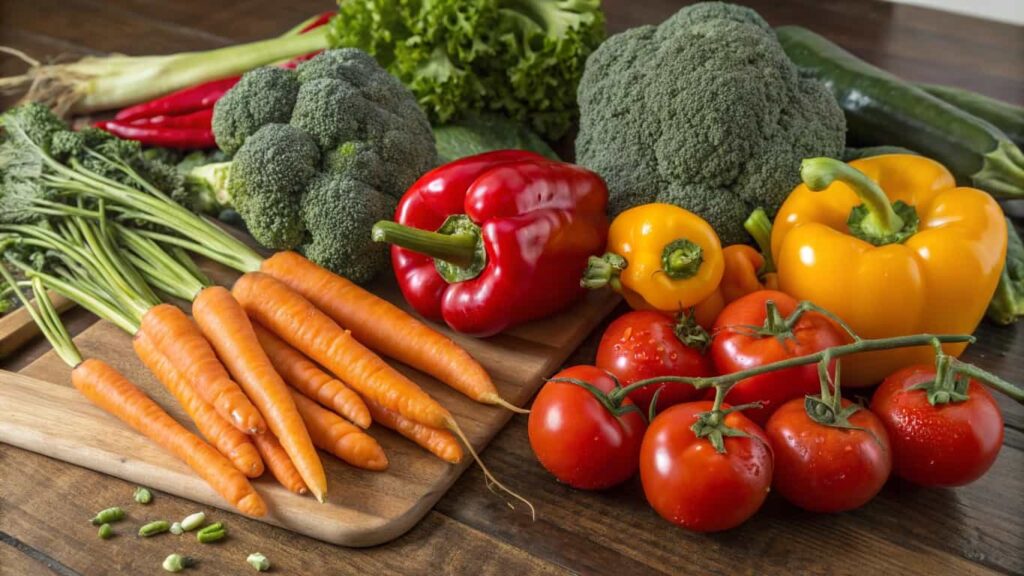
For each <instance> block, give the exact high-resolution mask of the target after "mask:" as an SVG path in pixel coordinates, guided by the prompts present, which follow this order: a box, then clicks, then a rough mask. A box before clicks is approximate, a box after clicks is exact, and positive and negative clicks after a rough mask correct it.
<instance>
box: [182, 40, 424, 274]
mask: <svg viewBox="0 0 1024 576" xmlns="http://www.w3.org/2000/svg"><path fill="white" fill-rule="evenodd" d="M225 101H226V102H227V103H226V104H225ZM261 111H267V112H266V116H267V117H269V116H273V118H274V120H267V119H266V117H261V116H259V115H257V114H256V112H260V114H263V113H264V112H261ZM271 111H272V112H271ZM213 131H214V136H215V138H216V139H217V143H218V145H220V146H221V148H222V149H223V150H224V152H226V153H229V154H230V153H232V152H236V153H235V154H234V160H233V161H232V162H230V163H227V164H217V165H213V166H210V165H207V166H200V167H198V168H196V169H195V170H193V171H192V172H191V173H190V174H189V178H188V182H189V188H190V189H192V190H197V189H199V190H201V191H202V193H201V194H198V196H200V197H215V198H217V199H218V200H225V199H229V200H230V202H231V203H232V204H233V205H234V208H235V209H236V210H237V211H238V213H239V214H240V215H241V217H242V220H244V221H245V224H246V227H247V228H248V229H249V231H250V232H251V233H252V235H253V237H254V238H255V239H256V240H257V241H258V242H259V243H260V244H262V245H264V246H267V247H270V248H278V249H285V248H298V249H300V250H301V251H303V252H304V253H305V254H306V256H307V257H309V258H310V259H311V260H313V261H314V262H317V263H318V264H320V265H323V266H325V267H327V268H330V269H331V270H333V271H335V272H337V273H340V274H344V275H347V276H349V277H350V278H352V279H353V280H358V281H364V280H368V279H369V278H370V277H371V276H373V274H374V273H375V272H378V271H379V270H381V269H382V268H383V267H385V266H386V264H387V258H386V254H385V253H386V250H383V249H382V248H381V247H380V246H378V245H376V244H374V243H372V242H371V241H370V228H372V227H373V224H374V223H375V222H376V221H377V220H379V219H381V218H387V217H389V216H391V215H392V211H393V210H394V207H395V204H396V201H397V199H398V198H399V197H401V195H402V194H403V193H404V192H405V190H406V189H407V188H408V187H409V185H411V184H412V183H413V182H414V181H415V180H416V178H418V177H419V176H420V175H421V174H423V173H424V172H426V171H427V170H429V169H430V168H433V167H434V166H435V164H436V162H437V151H436V149H435V147H434V136H433V132H432V131H431V128H430V123H429V122H428V121H427V117H426V114H424V113H423V111H422V110H421V109H420V108H419V105H418V104H417V103H416V99H415V98H414V97H413V95H412V93H411V92H410V91H409V89H408V88H406V87H405V86H404V85H402V83H401V82H399V81H398V80H396V79H395V78H393V77H392V76H391V75H389V74H388V73H387V72H386V71H384V69H382V68H381V67H380V66H378V65H377V63H376V62H375V61H374V59H373V58H372V57H370V56H368V55H367V54H366V53H364V52H361V51H359V50H355V49H341V50H328V51H325V52H323V53H321V54H319V55H318V56H316V57H315V58H312V59H311V60H309V61H307V62H304V63H302V64H300V65H299V67H298V69H297V70H296V71H295V72H285V71H280V72H266V71H264V72H260V71H253V72H249V73H247V74H246V75H245V76H243V77H242V80H241V81H240V82H239V83H238V84H237V85H236V86H235V87H234V88H232V89H231V90H230V91H229V92H228V93H227V94H226V95H225V96H224V97H223V98H222V99H221V100H220V101H219V102H218V103H217V107H216V109H215V110H214V122H213ZM197 187H198V188H197ZM211 194H212V196H211Z"/></svg>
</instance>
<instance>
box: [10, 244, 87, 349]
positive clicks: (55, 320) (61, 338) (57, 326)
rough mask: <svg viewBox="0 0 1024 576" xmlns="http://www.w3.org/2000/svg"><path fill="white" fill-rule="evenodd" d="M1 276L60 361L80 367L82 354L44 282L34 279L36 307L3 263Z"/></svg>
mask: <svg viewBox="0 0 1024 576" xmlns="http://www.w3.org/2000/svg"><path fill="white" fill-rule="evenodd" d="M0 276H2V277H3V279H4V282H5V283H7V284H8V285H9V286H10V287H11V288H12V290H13V292H14V294H15V295H17V297H18V300H20V301H21V303H22V305H23V306H24V307H25V310H27V311H28V313H29V315H30V316H32V320H33V321H34V322H35V323H36V325H37V326H39V330H40V332H42V333H43V336H45V337H46V339H47V340H48V341H49V342H50V345H51V346H53V350H54V351H55V352H56V353H57V355H58V356H60V359H61V360H63V361H64V362H65V363H66V364H67V365H68V366H72V367H74V366H77V365H79V364H80V363H81V362H82V354H81V353H80V352H79V351H78V348H77V347H76V346H75V343H74V341H72V340H71V335H70V334H68V331H67V329H66V328H65V327H64V324H63V323H62V322H61V321H60V315H59V314H58V313H57V309H56V308H54V306H53V302H51V301H50V296H49V295H48V294H47V293H46V287H45V286H44V285H43V282H42V280H40V279H39V278H33V279H32V293H33V295H34V296H35V303H36V306H33V304H32V302H29V300H28V298H26V297H25V294H24V293H22V291H21V288H20V287H19V286H18V283H17V282H16V281H15V280H14V276H12V275H11V272H10V271H9V270H8V269H7V267H6V266H4V265H3V264H2V263H0ZM37 306H38V307H37Z"/></svg>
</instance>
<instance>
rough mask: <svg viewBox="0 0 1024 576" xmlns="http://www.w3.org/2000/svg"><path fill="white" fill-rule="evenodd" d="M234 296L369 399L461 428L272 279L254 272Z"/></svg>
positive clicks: (430, 421) (444, 425)
mask: <svg viewBox="0 0 1024 576" xmlns="http://www.w3.org/2000/svg"><path fill="white" fill-rule="evenodd" d="M233 293H234V295H235V298H237V299H238V302H239V303H240V304H241V305H242V307H243V308H245V311H246V312H247V313H248V314H249V316H251V317H252V318H254V319H255V320H256V321H257V322H259V323H260V324H262V325H263V326H264V327H266V328H267V329H269V330H270V331H272V332H274V333H275V334H276V335H277V336H279V337H280V338H281V339H283V340H284V341H285V342H287V343H289V344H291V345H292V346H293V347H295V348H297V349H299V350H300V351H301V352H302V353H303V354H305V355H306V356H308V357H309V358H311V359H312V360H315V361H316V362H318V363H320V364H321V365H322V366H324V367H325V368H327V370H329V371H330V372H333V373H334V374H335V375H337V376H338V377H339V378H341V379H342V380H343V381H344V382H345V383H346V384H348V385H349V386H351V387H352V388H354V389H355V390H356V391H357V392H359V394H360V395H361V396H362V397H363V398H364V399H373V400H375V401H377V402H378V403H380V404H381V405H382V406H384V407H386V408H388V409H390V410H394V411H395V412H398V413H399V414H401V415H402V416H405V417H406V418H408V419H410V420H413V421H416V422H419V423H421V424H425V425H427V426H432V427H434V428H449V427H451V426H456V424H455V420H454V419H453V418H452V415H451V413H449V412H448V410H446V409H445V408H444V407H443V406H441V405H440V404H438V403H437V401H435V400H434V399H433V398H431V397H430V396H429V395H428V394H427V393H426V392H424V391H423V390H422V389H421V388H420V387H419V386H417V385H416V384H415V383H414V382H412V381H411V380H409V379H408V378H406V377H405V376H403V375H402V374H401V373H400V372H398V371H397V370H395V369H394V368H392V367H391V366H389V365H388V364H387V363H386V362H384V361H383V360H381V359H380V357H379V356H377V355H376V354H374V353H373V352H371V351H370V350H368V349H367V348H366V347H365V346H363V345H362V344H360V343H359V342H358V341H356V339H355V338H353V337H352V334H351V333H349V331H348V330H342V329H341V328H340V327H339V326H338V325H337V324H335V323H334V321H333V320H331V319H330V318H328V317H327V316H326V315H325V314H324V313H323V312H321V311H320V310H318V309H317V308H316V306H314V305H313V304H311V303H310V302H309V300H306V299H305V298H303V297H302V296H300V295H299V294H297V293H296V292H294V291H293V290H291V289H290V288H288V287H287V286H286V285H284V284H283V283H281V282H279V281H278V280H275V279H274V278H273V277H271V276H268V275H266V274H262V273H259V272H249V273H247V274H245V275H243V276H242V277H241V278H239V279H238V281H237V282H235V286H234V289H233Z"/></svg>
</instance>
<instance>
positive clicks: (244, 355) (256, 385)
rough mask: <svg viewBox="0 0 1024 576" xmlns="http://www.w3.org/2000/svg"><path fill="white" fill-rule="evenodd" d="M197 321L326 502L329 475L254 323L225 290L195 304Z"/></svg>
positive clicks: (205, 293)
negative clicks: (261, 341) (260, 339)
mask: <svg viewBox="0 0 1024 576" xmlns="http://www.w3.org/2000/svg"><path fill="white" fill-rule="evenodd" d="M192 316H193V317H194V318H195V319H196V323H197V324H199V328H200V329H201V330H202V331H203V334H204V335H206V338H207V339H208V340H209V341H210V343H211V344H212V345H213V348H214V349H215V350H216V351H217V354H218V355H219V356H220V358H221V359H222V360H223V362H224V365H225V366H227V367H228V370H230V371H231V374H232V375H234V376H235V378H236V379H237V380H238V383H239V384H240V385H241V386H242V388H244V389H245V392H246V394H248V396H249V398H250V399H252V401H253V403H255V404H256V406H257V407H258V408H259V409H260V412H262V413H263V416H264V417H265V418H266V421H267V425H268V426H269V428H270V431H271V432H273V433H274V436H277V439H278V440H279V441H280V442H281V446H282V447H283V448H284V450H285V452H287V453H288V456H289V457H290V458H291V460H292V463H293V464H295V468H296V469H297V470H298V471H299V475H301V476H302V480H303V481H304V482H305V483H306V486H307V487H308V488H309V491H310V492H312V493H313V496H315V497H316V499H317V500H319V501H321V502H323V501H324V499H325V498H326V497H327V475H326V474H325V473H324V466H323V463H322V462H320V456H319V455H318V454H317V453H316V448H314V447H313V441H312V439H310V437H309V432H308V431H307V430H306V426H305V425H304V424H303V423H302V416H300V415H299V411H298V410H297V409H296V408H295V402H294V401H293V400H292V397H291V394H290V393H289V390H288V385H287V384H285V383H284V380H282V379H281V376H280V375H279V374H278V373H277V371H276V370H274V366H273V364H271V363H270V359H269V358H267V354H266V353H265V352H264V351H263V348H262V347H260V342H259V340H258V339H257V338H256V332H255V330H253V327H252V322H251V321H250V320H249V317H248V316H246V315H245V310H243V309H242V307H241V306H240V305H239V304H238V301H236V300H235V298H234V296H232V295H231V292H229V291H228V290H227V289H226V288H224V287H222V286H211V287H209V288H204V289H203V290H202V291H201V292H200V293H199V295H198V296H196V298H195V300H193V301H192Z"/></svg>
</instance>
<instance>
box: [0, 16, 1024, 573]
mask: <svg viewBox="0 0 1024 576" xmlns="http://www.w3.org/2000/svg"><path fill="white" fill-rule="evenodd" d="M222 4H223V5H222ZM228 4H229V3H227V2H225V3H221V2H201V1H198V0H188V1H185V0H176V1H174V2H166V1H163V2H157V1H153V0H120V1H117V2H114V1H96V0H3V2H2V3H0V45H7V46H14V47H17V48H19V49H22V50H25V51H27V52H29V53H31V54H33V55H35V56H42V57H50V56H56V55H58V54H63V55H79V54H87V53H101V52H108V51H115V52H124V53H129V54H143V53H145V54H150V53H153V54H158V53H165V52H174V51H181V50H188V49H202V48H211V47H217V46H222V45H225V44H229V43H233V42H237V41H244V40H252V39H257V38H263V37H267V36H270V35H273V34H275V33H277V32H279V31H281V30H284V29H286V28H288V27H290V26H291V25H293V24H294V23H296V22H298V21H300V20H301V19H303V18H304V17H306V16H308V15H310V14H313V13H315V12H319V11H321V10H325V9H328V8H329V7H330V5H329V4H328V3H327V2H324V1H312V0H304V1H290V2H275V1H273V0H247V1H245V2H233V3H230V5H228ZM605 4H606V12H607V15H608V27H609V30H610V31H611V32H616V31H620V30H623V29H625V28H628V27H631V26H636V25H639V24H645V23H656V22H659V21H661V20H663V19H664V18H665V17H667V16H669V15H670V14H672V13H673V12H674V11H675V10H676V9H678V7H679V5H680V3H674V2H668V1H664V0H607V1H606V2H605ZM752 4H754V6H755V7H756V8H757V9H758V10H759V11H760V12H761V13H762V14H763V15H764V16H765V17H766V18H767V19H768V20H769V21H770V22H771V23H772V24H776V25H778V24H791V23H797V24H802V25H805V26H809V27H812V28H815V29H817V30H819V31H821V32H823V33H825V34H827V35H828V36H829V37H831V38H833V39H834V40H836V41H837V42H839V43H840V44H842V45H844V46H846V47H848V48H849V49H851V50H852V51H854V52H855V53H857V54H859V55H860V56H862V57H864V58H867V59H868V60H871V61H873V62H875V63H878V64H880V65H882V66H884V67H885V68H887V69H889V70H891V71H893V72H895V73H897V74H900V75H902V76H905V77H907V78H912V79H914V80H921V81H929V82H947V83H954V84H959V85H961V86H964V87H967V88H970V89H974V90H978V91H980V92H984V93H986V94H989V95H992V96H996V97H1000V98H1003V99H1006V100H1010V101H1014V102H1017V103H1024V29H1022V28H1019V27H1012V26H1007V25H1001V24H995V23H990V22H984V21H981V20H973V19H967V18H963V17H958V16H952V15H948V14H943V13H938V12H933V11H928V10H923V9H917V8H909V7H904V6H894V5H891V4H881V3H870V2H866V1H854V0H846V1H840V2H828V3H825V2H821V3H819V2H817V1H815V0H802V1H789V2H770V1H763V2H754V3H752ZM17 69H18V66H17V64H16V63H15V62H13V61H12V59H9V58H0V76H4V75H8V74H11V73H14V72H15V71H17ZM66 319H68V320H69V322H70V324H71V326H72V328H73V329H74V330H76V331H78V330H81V329H82V328H84V327H85V326H87V325H88V324H89V323H91V322H92V319H91V318H90V317H89V316H88V315H86V314H84V313H83V312H81V311H80V310H76V311H73V312H71V313H69V314H67V315H66ZM979 336H980V343H979V344H977V345H976V346H974V347H973V348H972V349H971V350H970V352H969V354H968V359H969V360H971V361H974V362H977V363H979V364H980V365H982V366H984V367H985V368H987V369H989V370H993V371H995V372H998V373H1000V374H1002V375H1003V376H1005V377H1006V378H1008V379H1010V380H1012V381H1016V382H1018V383H1024V362H1022V359H1024V328H1022V327H1018V328H1016V329H1002V328H996V327H993V326H991V325H987V324H986V325H984V326H983V327H982V329H981V331H980V334H979ZM595 345H596V335H595V337H592V338H591V339H590V340H589V341H588V343H587V344H586V345H584V346H583V347H581V349H580V350H579V351H578V352H577V353H576V354H575V355H574V358H573V359H572V360H571V362H572V363H588V362H591V361H592V359H593V350H594V347H595ZM45 350H46V345H45V343H43V342H38V341H37V342H34V343H32V344H31V345H29V346H28V347H26V348H25V349H24V350H22V351H21V352H20V353H19V354H18V355H17V356H15V357H14V358H11V359H8V360H7V361H5V362H3V363H0V367H4V368H8V369H16V368H18V367H19V366H22V365H24V364H25V363H27V362H28V361H29V360H31V359H32V358H34V357H36V356H38V355H39V354H40V353H41V352H43V351H45ZM1001 404H1002V406H1003V408H1004V412H1005V416H1006V424H1007V428H1006V440H1005V447H1004V448H1003V450H1002V452H1001V454H1000V456H999V459H998V460H997V462H996V464H995V466H994V467H993V468H992V470H991V471H990V472H989V473H988V475H987V476H985V477H984V478H982V479H981V480H979V481H978V482H976V483H974V484H973V485H971V486H969V487H966V488H961V489H957V490H924V489H918V488H915V487H913V486H910V485H907V484H904V483H901V482H898V481H892V482H890V483H889V484H888V485H887V486H886V487H885V489H884V491H883V492H882V494H881V495H880V496H879V497H878V498H876V499H875V500H874V501H873V502H871V503H870V504H869V505H867V506H865V507H864V508H862V509H860V510H857V511H854V512H850V513H847V514H843V515H838V516H827V515H816V514H809V513H804V512H801V511H799V510H796V509H794V508H793V507H791V506H789V505H787V504H786V503H785V502H783V501H782V500H781V499H780V498H778V497H777V496H772V497H770V498H769V499H768V502H767V503H766V505H765V507H764V509H763V510H762V511H761V512H760V513H759V514H758V515H757V516H756V517H755V518H754V519H752V520H751V521H749V522H748V523H746V524H745V525H743V526H742V527H740V528H738V529H736V530H733V531H730V532H728V533H725V534H718V535H710V536H706V535H696V534H690V533H687V532H684V531H682V530H678V529H675V528H673V527H672V526H670V525H669V524H667V523H666V522H664V521H662V520H661V519H660V518H659V517H657V515H656V514H655V513H654V512H653V511H651V509H650V508H649V507H648V506H647V505H646V504H645V503H644V499H643V493H642V491H641V490H640V488H639V483H638V482H636V481H633V482H630V483H627V485H626V486H624V487H621V488H618V489H615V490H611V491H608V492H603V493H586V492H577V491H574V490H571V489H568V488H566V487H564V486H562V485H559V484H558V483H556V482H555V481H553V480H552V479H551V477H550V476H549V475H548V474H547V473H546V472H545V471H544V470H543V469H541V467H540V466H539V465H538V464H537V462H536V461H535V460H534V459H533V457H532V454H531V453H530V448H529V444H528V442H527V439H526V419H525V418H523V417H517V418H515V419H514V420H513V421H512V423H511V424H510V425H509V426H508V428H506V429H505V430H504V432H502V433H501V434H500V435H499V436H498V437H497V439H496V440H495V441H494V442H493V444H492V445H491V447H490V448H488V449H487V451H486V453H485V454H484V458H485V459H486V460H487V462H488V464H489V465H490V466H491V468H492V470H493V471H494V473H495V474H496V475H497V476H499V477H501V478H503V479H505V480H506V481H507V482H508V484H509V485H510V486H514V487H515V488H516V489H518V490H519V491H521V492H522V493H524V494H526V495H527V496H528V497H529V498H531V499H532V500H533V502H534V503H535V504H536V505H537V512H538V518H537V521H536V522H531V521H530V519H529V518H528V517H526V516H524V515H523V514H517V513H513V512H511V511H510V510H508V508H506V507H505V505H504V503H503V501H502V500H501V499H500V498H498V497H496V496H494V495H493V494H491V493H490V492H488V490H487V489H486V487H485V486H484V481H483V477H482V475H481V474H480V473H479V471H477V470H475V469H474V470H472V471H470V472H468V473H467V474H465V475H464V476H463V478H462V479H461V480H460V481H459V482H458V483H457V484H456V485H455V487H454V488H453V489H452V490H451V491H450V492H449V493H448V494H447V495H446V496H445V497H444V498H443V499H442V500H441V501H440V502H439V503H438V505H437V507H436V508H435V509H434V510H433V511H432V512H431V513H430V514H429V515H428V516H427V517H426V518H425V519H424V521H423V522H422V523H421V524H419V525H418V526H417V527H416V528H414V529H413V530H412V531H411V532H409V533H408V534H406V535H405V536H403V537H401V538H399V539H398V540H396V541H395V542H393V543H391V544H388V545H385V546H380V547H377V548H372V549H362V550H351V549H342V548H336V547H334V546H331V545H327V544H324V543H321V542H318V541H315V540H311V539H308V538H304V537H301V536H297V535H295V534H291V533H289V532H286V531H283V530H280V529H277V528H272V527H270V526H267V525H264V524H261V523H259V522H255V521H251V520H247V519H244V518H241V517H234V516H233V517H230V518H229V519H228V522H229V524H230V526H231V536H230V538H229V539H227V540H226V541H224V542H222V543H220V544H217V545H211V546H209V547H208V548H203V549H202V552H201V553H200V554H199V555H198V557H199V559H200V561H201V565H200V567H198V568H197V570H198V571H197V572H196V573H197V574H236V573H237V574H249V573H251V572H252V569H251V568H250V567H249V566H248V565H246V564H245V557H246V555H248V554H249V553H251V552H254V551H261V552H263V553H264V554H266V555H267V556H268V557H269V558H270V559H271V560H272V561H273V563H274V566H275V571H276V572H278V573H282V574H285V573H287V574H305V573H309V574H320V573H369V574H381V573H415V574H428V573H429V574H437V573H469V574H526V573H564V572H567V571H568V572H578V573H586V574H600V573H608V574H618V575H622V574H634V573H637V574H639V573H659V572H660V573H670V574H681V573H698V574H704V573H721V574H725V573H728V574H765V573H786V574H796V573H801V574H809V573H814V574H858V575H863V574H929V575H936V574H989V573H1018V574H1020V573H1024V496H1022V495H1024V408H1022V407H1020V406H1018V405H1012V404H1011V403H1010V402H1008V401H1006V400H1005V399H1001ZM132 489H133V486H132V485H130V484H128V483H126V482H122V481H120V480H117V479H114V478H110V477H107V476H104V475H102V474H98V473H95V472H92V471H89V470H85V469H82V468H78V467H75V466H72V465H69V464H65V463H62V462H59V461H56V460H52V459H49V458H46V457H43V456H38V455H36V454H32V453H29V452H25V451H22V450H18V449H15V448H11V447H9V446H3V445H0V574H5V575H6V574H10V575H16V574H17V575H22V574H25V575H28V574H43V573H47V571H50V572H53V573H56V574H62V575H64V574H90V575H92V574H160V573H163V572H161V571H160V569H159V564H160V561H161V560H162V559H163V557H164V555H166V554H167V550H166V544H164V543H161V542H160V541H159V539H152V540H143V539H137V538H134V537H120V538H115V539H113V540H110V541H101V540H98V539H97V538H96V535H95V530H94V529H93V528H91V527H89V526H88V525H87V524H85V523H84V522H83V519H84V518H88V517H90V516H91V514H92V513H93V512H95V511H96V510H98V509H100V508H103V507H105V506H107V505H109V504H110V503H111V502H115V501H123V500H124V499H125V498H127V497H128V496H126V495H129V494H130V493H131V491H132ZM152 506H153V515H154V516H163V517H167V518H181V517H183V516H184V515H186V514H188V513H190V512H193V511H195V510H196V509H198V508H199V507H198V506H197V505H196V504H194V503H192V502H189V501H186V500H182V499H179V498H174V497H171V496H167V495H164V494H157V495H156V498H155V501H154V503H153V504H152Z"/></svg>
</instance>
